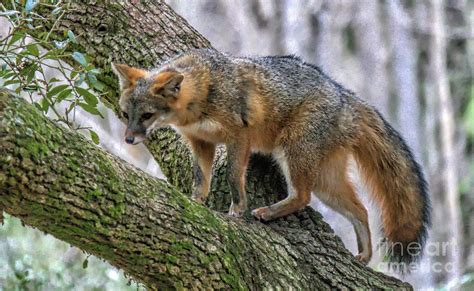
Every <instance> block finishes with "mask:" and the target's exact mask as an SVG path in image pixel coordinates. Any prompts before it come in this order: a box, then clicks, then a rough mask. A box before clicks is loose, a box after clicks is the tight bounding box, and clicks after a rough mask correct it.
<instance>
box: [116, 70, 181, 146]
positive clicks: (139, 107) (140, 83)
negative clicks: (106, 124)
mask: <svg viewBox="0 0 474 291" xmlns="http://www.w3.org/2000/svg"><path fill="white" fill-rule="evenodd" d="M112 68H113V70H114V72H115V74H116V75H117V76H118V79H119V85H120V101H119V105H120V109H121V110H122V117H123V119H122V120H123V121H125V123H126V124H127V130H126V131H125V142H127V143H129V144H138V143H140V142H142V141H143V140H145V139H146V137H147V136H148V135H149V134H150V133H151V132H152V131H153V129H155V128H159V127H162V126H165V125H169V124H178V125H179V123H180V122H182V115H183V114H184V115H186V112H184V111H186V109H187V108H183V105H185V107H188V106H186V104H183V102H185V101H186V99H188V98H186V96H183V95H184V94H183V92H182V85H183V80H184V75H183V74H182V73H180V72H178V71H176V70H173V69H167V70H162V71H158V72H148V71H145V70H142V69H138V68H132V67H129V66H127V65H124V64H113V63H112Z"/></svg>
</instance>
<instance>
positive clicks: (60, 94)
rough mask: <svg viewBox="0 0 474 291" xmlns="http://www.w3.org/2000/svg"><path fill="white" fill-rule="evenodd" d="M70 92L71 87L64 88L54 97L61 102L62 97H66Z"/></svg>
mask: <svg viewBox="0 0 474 291" xmlns="http://www.w3.org/2000/svg"><path fill="white" fill-rule="evenodd" d="M71 93H72V89H66V90H64V91H62V92H61V93H59V95H58V97H56V102H58V103H59V102H61V101H63V100H64V99H66V98H67V97H69V96H70V95H71Z"/></svg>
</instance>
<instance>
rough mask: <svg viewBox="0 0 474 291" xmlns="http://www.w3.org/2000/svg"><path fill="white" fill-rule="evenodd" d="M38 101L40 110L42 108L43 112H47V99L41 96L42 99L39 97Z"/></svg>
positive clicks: (48, 105) (48, 104)
mask: <svg viewBox="0 0 474 291" xmlns="http://www.w3.org/2000/svg"><path fill="white" fill-rule="evenodd" d="M40 103H41V110H43V112H44V113H47V112H48V109H49V107H50V106H51V104H50V103H49V101H48V99H46V98H43V99H41V101H40Z"/></svg>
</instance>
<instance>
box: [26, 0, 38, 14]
mask: <svg viewBox="0 0 474 291" xmlns="http://www.w3.org/2000/svg"><path fill="white" fill-rule="evenodd" d="M38 3H39V1H36V0H27V1H26V4H25V11H26V12H28V13H29V12H31V11H32V10H33V9H35V7H36V5H38Z"/></svg>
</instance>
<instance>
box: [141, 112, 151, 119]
mask: <svg viewBox="0 0 474 291" xmlns="http://www.w3.org/2000/svg"><path fill="white" fill-rule="evenodd" d="M152 116H153V113H150V112H148V113H144V114H143V115H142V119H143V120H147V119H150V118H151V117H152Z"/></svg>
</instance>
